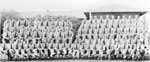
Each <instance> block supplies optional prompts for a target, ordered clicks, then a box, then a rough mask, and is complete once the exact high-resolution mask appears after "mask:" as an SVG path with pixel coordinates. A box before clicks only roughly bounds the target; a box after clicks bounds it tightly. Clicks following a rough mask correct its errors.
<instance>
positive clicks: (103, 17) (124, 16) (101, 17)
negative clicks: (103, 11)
mask: <svg viewBox="0 0 150 62" xmlns="http://www.w3.org/2000/svg"><path fill="white" fill-rule="evenodd" d="M139 17H140V16H139V15H100V16H96V15H95V16H91V19H138V18H139Z"/></svg>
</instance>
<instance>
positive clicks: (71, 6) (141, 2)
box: [0, 0, 150, 11]
mask: <svg viewBox="0 0 150 62" xmlns="http://www.w3.org/2000/svg"><path fill="white" fill-rule="evenodd" d="M108 4H121V5H125V6H132V7H137V8H144V9H148V8H150V4H149V0H0V10H4V9H5V10H10V9H13V10H17V11H40V10H46V9H49V10H85V9H91V8H98V7H101V6H104V5H108Z"/></svg>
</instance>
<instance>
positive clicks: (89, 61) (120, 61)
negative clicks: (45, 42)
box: [0, 60, 150, 62]
mask: <svg viewBox="0 0 150 62" xmlns="http://www.w3.org/2000/svg"><path fill="white" fill-rule="evenodd" d="M0 62H16V61H0ZM17 62H150V61H123V60H103V61H101V60H40V61H36V60H34V61H17Z"/></svg>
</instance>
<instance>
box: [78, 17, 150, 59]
mask: <svg viewBox="0 0 150 62" xmlns="http://www.w3.org/2000/svg"><path fill="white" fill-rule="evenodd" d="M144 23H145V22H144V20H142V19H139V18H138V16H132V17H131V16H122V17H121V16H117V17H114V16H111V15H107V16H100V17H96V16H95V17H93V18H92V19H91V20H85V21H83V22H82V24H81V26H80V28H79V30H78V35H77V39H76V40H78V41H79V42H80V43H82V44H83V45H85V47H84V48H83V51H86V53H82V55H83V56H88V57H96V58H101V59H103V58H107V59H128V60H130V59H143V58H144V57H146V56H148V55H150V46H149V45H150V42H149V41H148V33H147V30H146V29H145V26H144V25H145V24H144Z"/></svg>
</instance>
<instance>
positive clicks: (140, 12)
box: [84, 11, 147, 17]
mask: <svg viewBox="0 0 150 62" xmlns="http://www.w3.org/2000/svg"><path fill="white" fill-rule="evenodd" d="M90 13H91V14H102V15H107V14H109V15H113V14H135V15H139V16H142V15H144V14H145V13H147V11H109V12H107V11H103V12H98V11H94V12H90V11H89V12H84V14H85V16H86V17H89V16H90Z"/></svg>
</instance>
